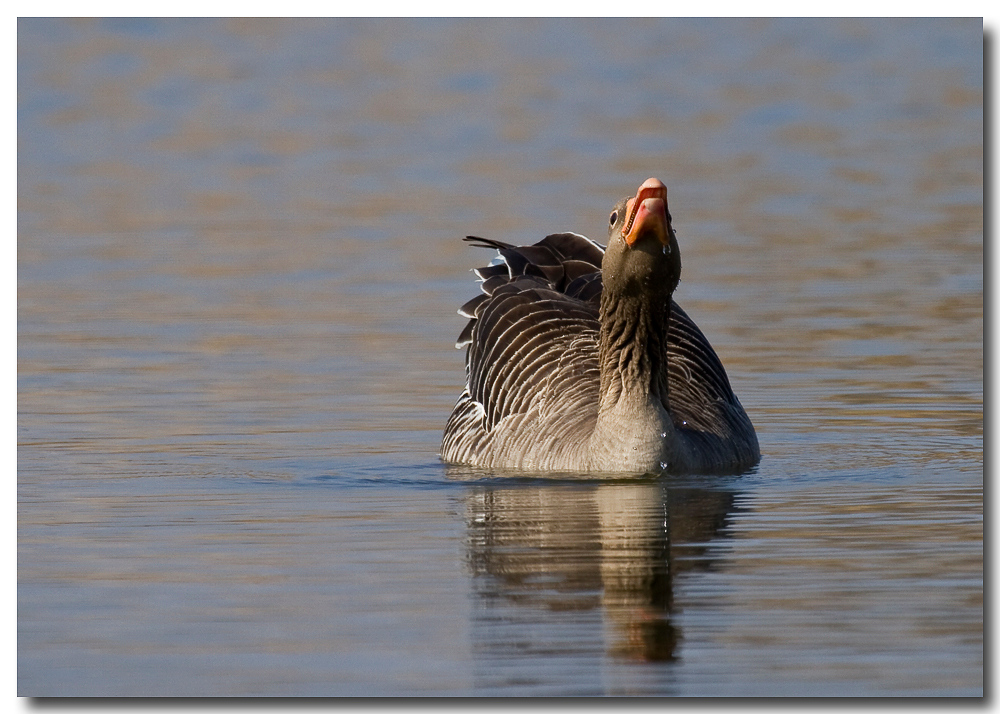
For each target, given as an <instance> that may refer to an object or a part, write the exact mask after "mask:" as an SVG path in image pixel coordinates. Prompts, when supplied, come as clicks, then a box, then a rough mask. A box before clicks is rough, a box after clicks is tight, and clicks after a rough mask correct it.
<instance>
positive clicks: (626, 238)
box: [601, 178, 681, 296]
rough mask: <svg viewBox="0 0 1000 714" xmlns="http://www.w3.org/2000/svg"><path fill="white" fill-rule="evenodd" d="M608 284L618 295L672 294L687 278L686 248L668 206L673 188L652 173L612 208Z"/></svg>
mask: <svg viewBox="0 0 1000 714" xmlns="http://www.w3.org/2000/svg"><path fill="white" fill-rule="evenodd" d="M601 271H602V273H603V281H604V287H605V289H606V290H609V291H610V292H612V293H614V294H618V295H626V294H633V295H635V294H646V295H650V296H655V295H671V294H672V293H673V291H674V290H675V289H676V288H677V283H678V282H679V281H680V277H681V253H680V249H679V248H678V247H677V238H676V236H675V235H674V230H673V227H672V226H671V222H670V211H669V210H668V209H667V187H666V186H665V185H664V184H663V182H662V181H660V180H659V179H656V178H650V179H646V180H645V181H643V183H642V185H641V186H639V190H638V191H636V193H635V195H634V196H628V197H626V198H623V199H622V200H621V201H619V202H618V203H617V204H616V205H615V207H614V209H612V211H611V215H610V217H609V226H608V248H607V250H606V251H605V253H604V259H603V262H602V263H601Z"/></svg>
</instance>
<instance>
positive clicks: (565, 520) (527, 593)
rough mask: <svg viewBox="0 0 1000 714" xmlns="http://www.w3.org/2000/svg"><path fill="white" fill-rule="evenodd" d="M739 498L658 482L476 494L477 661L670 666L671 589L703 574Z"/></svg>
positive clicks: (471, 517)
mask: <svg viewBox="0 0 1000 714" xmlns="http://www.w3.org/2000/svg"><path fill="white" fill-rule="evenodd" d="M734 498H735V494H734V493H732V492H729V491H726V490H720V489H717V488H713V489H703V488H691V487H681V486H678V487H672V486H668V485H667V484H666V483H665V482H663V481H662V480H657V481H644V482H631V483H623V482H620V481H619V482H613V483H607V482H604V483H589V484H587V483H575V484H566V483H560V482H554V481H546V482H544V483H542V484H541V485H537V484H532V485H528V484H525V483H524V482H520V483H517V484H512V485H510V486H507V485H500V486H497V485H493V484H490V485H476V486H473V487H472V488H471V491H470V493H469V495H468V497H467V519H468V528H469V537H468V547H469V562H470V567H471V569H472V572H473V590H474V592H475V593H476V598H477V600H478V603H477V604H476V605H475V606H474V612H475V613H476V615H475V616H474V623H473V628H472V629H473V639H474V646H473V648H474V652H476V654H477V656H478V657H479V658H485V659H487V660H494V663H495V664H499V663H500V662H502V660H504V659H505V658H510V657H518V658H524V657H532V656H538V657H539V658H540V661H541V658H551V657H554V656H558V655H576V656H587V655H591V656H598V657H603V656H606V655H610V656H611V657H613V658H615V659H620V660H631V661H636V660H638V661H660V662H663V661H671V660H673V659H675V658H677V657H678V656H679V652H678V645H679V642H680V640H681V632H680V630H679V629H678V627H677V625H676V624H675V623H674V621H673V614H674V604H673V588H674V582H675V580H676V578H677V577H678V575H679V573H681V572H683V571H685V570H692V569H707V568H708V567H709V566H710V560H709V558H708V554H707V552H706V551H707V547H708V545H709V542H710V541H711V540H713V539H716V538H719V537H720V536H722V534H723V528H724V526H725V525H726V522H727V521H728V517H729V515H730V514H731V513H732V511H733V503H734ZM588 620H589V625H588V624H587V621H588Z"/></svg>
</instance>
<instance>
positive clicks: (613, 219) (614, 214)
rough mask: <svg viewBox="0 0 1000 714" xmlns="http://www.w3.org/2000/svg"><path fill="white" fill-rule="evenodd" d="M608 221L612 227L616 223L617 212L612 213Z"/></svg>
mask: <svg viewBox="0 0 1000 714" xmlns="http://www.w3.org/2000/svg"><path fill="white" fill-rule="evenodd" d="M610 219H611V225H614V224H615V223H617V222H618V211H612V212H611V217H610Z"/></svg>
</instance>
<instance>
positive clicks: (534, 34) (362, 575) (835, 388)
mask: <svg viewBox="0 0 1000 714" xmlns="http://www.w3.org/2000/svg"><path fill="white" fill-rule="evenodd" d="M622 38H627V40H628V41H622ZM982 53H983V42H982V23H981V21H979V20H975V19H972V20H962V21H942V20H920V21H912V22H903V21H890V22H874V21H837V22H830V21H826V22H814V21H809V22H790V21H749V22H742V21H741V22H737V21H689V20H683V21H681V20H664V21H654V20H644V21H636V22H629V21H614V22H604V21H575V22H557V21H538V22H535V21H530V22H515V21H502V22H482V21H471V22H469V21H409V22H387V21H355V20H351V21H328V22H314V21H295V22H280V21H265V22H257V21H239V22H227V21H207V20H196V21H180V20H170V21H153V20H142V21H79V22H70V21H61V20H22V21H20V22H19V23H18V243H17V247H18V253H17V261H18V263H17V271H18V285H17V289H18V424H17V430H18V464H17V466H18V693H19V694H21V695H32V696H38V695H257V694H260V695H298V694H302V695H363V694H372V695H375V694H378V695H393V694H420V695H423V694H433V695H442V694H444V695H469V694H477V695H478V694H483V695H486V694H488V695H548V694H565V695H589V694H595V695H618V694H629V695H630V694H636V695H640V694H667V695H709V694H734V695H759V694H772V695H809V694H825V695H830V694H833V695H841V694H842V695H858V694H862V695H926V694H945V695H981V694H982V692H983V679H984V676H983V674H984V673H983V520H982V516H983V91H982V89H983V64H982V56H983V55H982ZM649 176H658V177H660V178H661V179H663V180H664V181H665V182H666V183H667V185H668V186H669V190H670V205H671V212H672V214H673V216H674V219H675V226H676V228H677V230H678V239H679V242H680V245H681V251H682V253H683V257H684V273H683V280H682V283H681V285H680V287H679V289H678V292H677V294H676V298H677V300H678V302H680V303H681V304H682V305H683V306H684V307H685V309H686V310H687V311H688V313H689V314H691V316H692V317H693V318H694V319H695V320H697V321H698V323H699V324H700V325H701V327H702V329H703V330H704V331H705V333H706V334H707V335H708V336H709V338H710V339H711V341H712V342H713V344H714V346H715V348H716V350H717V351H718V352H719V354H720V356H721V357H722V359H723V362H724V363H725V364H726V366H727V368H728V371H729V375H730V379H731V381H732V382H733V385H734V387H735V389H736V391H737V393H738V394H739V396H740V398H741V400H742V402H743V404H744V406H745V407H746V409H747V412H748V413H749V414H750V416H751V418H752V419H753V421H754V423H755V425H756V427H757V430H758V434H759V437H760V442H761V450H762V452H763V460H762V461H761V463H760V465H759V466H758V467H757V468H755V469H753V470H752V471H751V472H749V473H747V474H744V475H742V476H739V477H726V478H693V477H692V478H669V479H655V478H642V479H631V480H628V479H626V480H617V481H602V480H594V479H580V480H553V479H545V478H529V477H523V478H505V477H500V476H496V475H492V474H487V473H479V472H474V471H469V470H462V469H450V470H449V469H446V468H445V467H444V466H443V465H442V464H441V463H440V461H439V459H438V455H437V454H438V446H439V440H440V434H441V429H442V427H443V425H444V422H445V419H446V418H447V415H448V413H449V411H450V409H451V406H452V404H453V403H454V400H455V399H456V398H457V396H458V393H459V391H460V390H461V384H462V381H463V375H462V364H463V362H462V354H461V353H460V352H459V351H457V350H455V349H454V348H453V344H454V340H455V338H456V336H457V335H458V333H459V331H460V330H461V328H462V320H461V318H459V317H458V316H457V315H456V314H455V309H456V308H457V307H458V306H459V305H460V304H461V303H462V302H464V301H465V300H467V299H468V298H469V297H471V296H472V295H473V294H475V292H476V287H475V284H474V282H473V280H472V276H471V274H470V273H469V272H468V271H469V269H470V268H472V267H474V266H476V265H481V264H482V261H483V260H484V259H485V258H487V257H488V255H487V254H485V253H483V252H481V251H480V252H477V251H475V250H473V249H471V248H468V247H466V246H464V245H463V244H462V242H461V241H460V238H461V237H462V236H464V235H466V234H470V233H471V234H477V235H483V236H489V237H493V238H499V239H503V240H510V241H518V242H534V241H535V240H537V239H539V238H540V237H541V236H543V235H545V234H546V233H548V232H554V231H559V230H575V231H579V232H583V233H587V234H589V235H591V236H593V237H596V238H600V239H603V237H604V222H605V221H606V216H607V212H608V210H609V209H610V207H611V206H612V205H613V203H614V202H615V200H617V199H618V198H619V197H620V196H622V195H625V194H626V193H629V192H632V191H634V190H635V188H636V187H637V186H638V185H639V183H641V182H642V181H643V180H644V179H645V178H647V177H649Z"/></svg>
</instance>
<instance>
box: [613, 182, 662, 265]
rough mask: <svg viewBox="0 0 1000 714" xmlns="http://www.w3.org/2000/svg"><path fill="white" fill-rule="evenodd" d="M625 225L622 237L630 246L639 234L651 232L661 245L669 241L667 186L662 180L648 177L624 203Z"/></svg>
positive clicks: (637, 238)
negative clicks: (633, 196)
mask: <svg viewBox="0 0 1000 714" xmlns="http://www.w3.org/2000/svg"><path fill="white" fill-rule="evenodd" d="M625 215H626V220H625V227H624V228H622V238H623V239H624V240H625V242H626V243H627V244H628V246H629V247H630V248H631V247H632V246H633V245H634V244H635V242H636V241H637V240H639V236H642V235H646V234H649V233H652V234H653V235H655V236H656V238H657V240H659V241H660V243H662V244H663V245H669V243H670V219H669V217H668V215H667V187H666V186H665V185H664V184H663V182H662V181H660V180H659V179H656V178H650V179H646V180H645V181H643V183H642V186H640V187H639V190H638V191H637V192H636V194H635V198H630V199H629V200H628V203H626V204H625Z"/></svg>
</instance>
